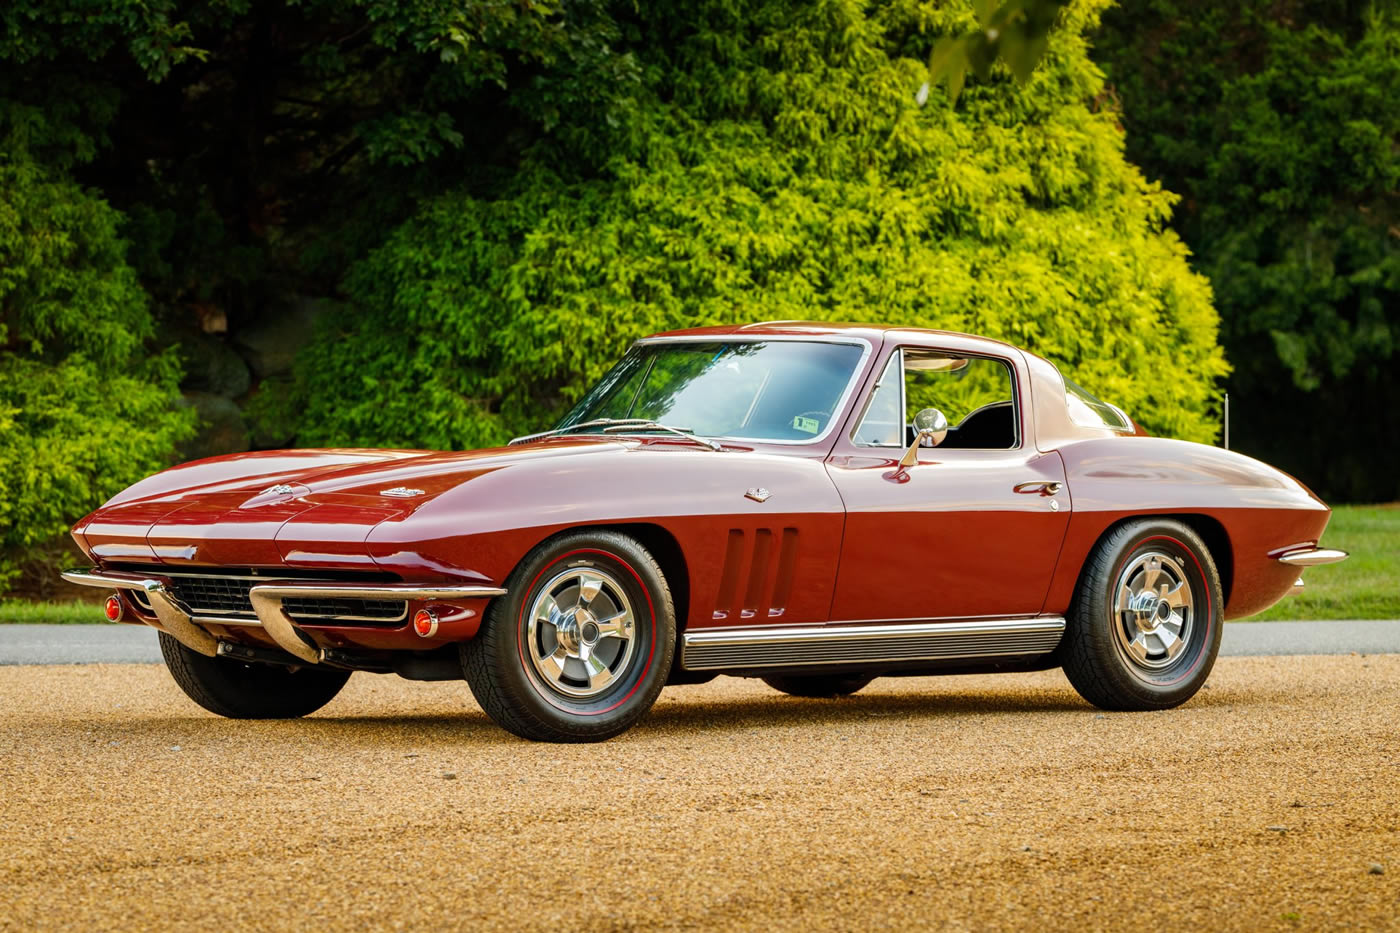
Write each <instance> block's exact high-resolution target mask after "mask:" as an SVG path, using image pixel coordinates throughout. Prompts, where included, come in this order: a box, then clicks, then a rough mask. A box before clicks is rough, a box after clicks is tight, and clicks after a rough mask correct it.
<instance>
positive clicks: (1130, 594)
mask: <svg viewBox="0 0 1400 933" xmlns="http://www.w3.org/2000/svg"><path fill="white" fill-rule="evenodd" d="M1114 594H1115V596H1114V602H1113V610H1112V616H1113V618H1112V623H1113V634H1114V636H1115V640H1116V643H1117V646H1118V650H1119V651H1120V652H1122V654H1123V655H1124V657H1125V658H1126V659H1127V660H1128V662H1129V663H1130V664H1132V665H1133V666H1134V667H1137V668H1139V669H1141V670H1144V671H1149V672H1153V673H1156V672H1159V671H1161V670H1163V669H1165V668H1168V667H1171V665H1172V664H1174V663H1176V661H1177V659H1178V658H1180V657H1181V655H1182V652H1183V651H1185V650H1186V648H1187V646H1188V645H1189V644H1190V642H1191V632H1192V628H1193V625H1194V622H1195V611H1194V608H1195V603H1194V598H1193V596H1192V592H1191V584H1190V582H1189V580H1188V578H1187V576H1186V571H1185V569H1184V568H1183V567H1182V565H1181V562H1180V559H1179V558H1177V557H1175V556H1172V555H1169V554H1164V553H1162V552H1160V551H1148V552H1145V553H1142V554H1139V555H1138V556H1137V557H1136V558H1134V559H1133V560H1132V561H1130V562H1129V563H1128V565H1127V566H1126V567H1124V568H1123V572H1122V573H1120V574H1119V575H1118V581H1117V585H1116V586H1115V588H1114Z"/></svg>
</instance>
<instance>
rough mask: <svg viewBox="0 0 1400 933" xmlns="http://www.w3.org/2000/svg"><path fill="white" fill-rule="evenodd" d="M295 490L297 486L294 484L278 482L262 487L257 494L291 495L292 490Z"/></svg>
mask: <svg viewBox="0 0 1400 933" xmlns="http://www.w3.org/2000/svg"><path fill="white" fill-rule="evenodd" d="M296 491H297V488H296V487H295V486H289V485H287V484H286V483H278V484H277V485H276V486H269V487H267V488H266V489H264V490H263V491H262V492H261V493H259V495H263V496H269V495H270V496H288V495H291V494H292V493H294V492H296Z"/></svg>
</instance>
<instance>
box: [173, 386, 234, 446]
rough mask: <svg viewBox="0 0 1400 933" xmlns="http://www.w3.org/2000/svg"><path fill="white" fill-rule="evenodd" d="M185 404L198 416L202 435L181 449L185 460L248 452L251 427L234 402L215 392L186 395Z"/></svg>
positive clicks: (196, 436)
mask: <svg viewBox="0 0 1400 933" xmlns="http://www.w3.org/2000/svg"><path fill="white" fill-rule="evenodd" d="M184 404H185V405H186V406H188V407H193V408H194V409H195V411H196V412H198V413H199V421H200V427H199V433H198V434H196V435H195V436H194V438H193V439H192V440H189V441H186V442H185V443H184V444H183V445H181V447H180V454H181V456H183V457H184V458H185V459H186V460H198V459H200V458H202V457H217V456H219V455H220V454H236V453H242V452H243V451H245V450H247V449H248V426H247V424H245V423H244V421H243V412H242V410H241V409H239V407H238V406H237V405H235V404H234V403H233V401H232V400H231V399H227V398H224V397H223V396H222V395H215V394H214V393H212V392H186V393H185V398H184Z"/></svg>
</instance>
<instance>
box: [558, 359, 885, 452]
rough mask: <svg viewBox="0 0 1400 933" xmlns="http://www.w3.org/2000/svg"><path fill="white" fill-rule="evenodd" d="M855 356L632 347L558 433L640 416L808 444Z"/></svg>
mask: <svg viewBox="0 0 1400 933" xmlns="http://www.w3.org/2000/svg"><path fill="white" fill-rule="evenodd" d="M863 352H864V351H863V349H862V348H861V347H860V346H858V345H856V344H849V343H817V342H806V341H794V340H769V341H747V342H742V343H734V342H727V343H726V342H713V341H712V342H696V343H671V342H664V343H646V344H640V345H638V346H635V347H633V348H632V349H631V350H629V351H628V353H627V355H626V356H624V357H623V358H622V360H621V361H620V362H619V363H618V364H617V365H616V366H614V367H613V369H612V371H611V372H609V373H608V374H607V375H606V376H604V377H603V378H602V380H601V381H599V382H598V384H597V385H595V386H594V387H593V388H592V389H590V390H589V392H588V394H587V395H585V396H584V397H583V400H582V401H581V402H579V403H578V405H576V406H575V407H574V410H573V411H571V412H569V414H568V415H567V416H565V418H564V420H563V421H560V422H559V424H558V427H560V428H567V427H569V426H571V425H575V424H582V423H583V422H586V421H593V420H596V419H601V418H646V419H649V420H651V421H656V422H659V423H662V424H665V425H668V426H670V427H673V428H679V429H681V430H684V431H689V432H691V433H693V434H699V435H701V436H705V437H731V438H739V439H749V440H765V441H810V440H815V439H816V438H818V437H821V436H822V435H824V434H825V433H826V431H827V428H828V426H829V425H830V424H831V419H832V418H834V417H836V415H837V414H838V412H837V407H838V406H839V404H840V402H841V398H842V396H843V395H844V394H845V391H846V387H847V386H848V385H849V384H850V382H851V379H852V378H853V377H854V376H855V373H856V367H857V366H859V364H860V361H861V357H862V355H863ZM590 430H598V431H601V430H602V426H599V427H596V428H592V429H590ZM635 430H637V431H649V430H653V429H651V428H647V427H638V428H636V429H635Z"/></svg>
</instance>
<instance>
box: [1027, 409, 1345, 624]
mask: <svg viewBox="0 0 1400 933" xmlns="http://www.w3.org/2000/svg"><path fill="white" fill-rule="evenodd" d="M1060 455H1061V456H1062V457H1063V458H1064V461H1065V472H1066V476H1067V479H1068V486H1069V491H1070V495H1071V497H1072V503H1073V513H1072V515H1071V518H1070V523H1069V530H1068V532H1067V533H1066V536H1065V543H1064V546H1063V548H1062V550H1061V554H1060V560H1059V563H1058V565H1057V566H1056V571H1055V579H1054V582H1053V583H1052V585H1051V590H1050V594H1049V597H1048V598H1047V601H1046V606H1045V611H1046V612H1052V613H1063V612H1065V611H1067V610H1068V609H1069V605H1070V602H1071V600H1072V599H1073V597H1074V589H1075V586H1076V585H1077V583H1078V580H1079V573H1080V569H1081V568H1082V567H1083V565H1084V562H1085V560H1086V559H1087V557H1088V555H1089V553H1090V551H1091V550H1092V549H1093V547H1094V545H1095V544H1096V543H1097V542H1098V540H1099V538H1100V537H1102V536H1103V534H1104V533H1105V532H1106V531H1107V530H1108V529H1109V528H1110V527H1111V526H1113V525H1114V524H1116V523H1118V522H1120V521H1123V520H1124V519H1128V518H1132V517H1135V516H1146V515H1170V516H1179V517H1183V518H1187V519H1189V521H1190V523H1191V524H1193V525H1199V526H1201V527H1205V528H1210V527H1211V526H1210V524H1209V523H1210V522H1214V523H1216V524H1217V525H1218V529H1219V531H1220V532H1222V533H1223V539H1224V541H1225V542H1226V545H1225V546H1226V547H1227V548H1228V553H1225V554H1220V553H1216V554H1215V555H1214V556H1215V559H1216V563H1217V564H1218V565H1220V567H1221V571H1222V576H1223V578H1224V579H1223V583H1224V585H1225V587H1226V592H1225V616H1226V618H1240V617H1243V616H1249V615H1253V614H1255V613H1257V612H1262V611H1263V610H1265V609H1267V608H1268V607H1269V606H1271V605H1273V604H1274V603H1275V602H1277V601H1278V600H1279V599H1280V598H1282V597H1283V596H1285V595H1286V594H1287V593H1288V592H1289V590H1290V589H1291V588H1292V586H1293V583H1294V581H1296V580H1297V578H1298V568H1296V567H1290V566H1288V565H1285V564H1280V563H1279V562H1278V561H1277V560H1276V559H1275V558H1276V557H1277V555H1278V554H1279V553H1280V552H1282V551H1283V550H1286V549H1288V548H1291V547H1294V546H1297V545H1308V544H1314V543H1316V542H1317V541H1318V539H1319V538H1320V537H1321V536H1322V531H1323V529H1324V528H1325V527H1326V526H1327V520H1328V518H1329V517H1330V515H1331V512H1330V510H1329V509H1328V508H1327V506H1326V505H1324V504H1323V503H1322V502H1321V501H1320V500H1319V499H1318V498H1317V497H1316V496H1314V495H1313V494H1312V493H1311V492H1310V491H1309V490H1308V489H1307V488H1306V487H1305V486H1303V485H1302V484H1301V483H1299V482H1298V481H1297V480H1295V479H1293V477H1291V476H1289V475H1288V474H1286V473H1284V472H1282V471H1280V470H1276V469H1274V468H1273V467H1271V466H1269V465H1267V464H1265V463H1261V462H1259V461H1257V460H1253V459H1251V458H1249V457H1245V456H1243V455H1241V454H1238V453H1234V452H1232V451H1228V450H1221V449H1219V448H1215V447H1208V446H1206V445H1204V444H1193V443H1188V442H1186V441H1176V440H1169V439H1166V438H1155V437H1140V436H1136V437H1112V438H1103V439H1092V440H1082V441H1073V442H1069V443H1066V444H1064V445H1063V446H1061V448H1060ZM1208 540H1209V536H1208ZM1219 549H1220V547H1219V545H1218V544H1217V545H1216V550H1219Z"/></svg>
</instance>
